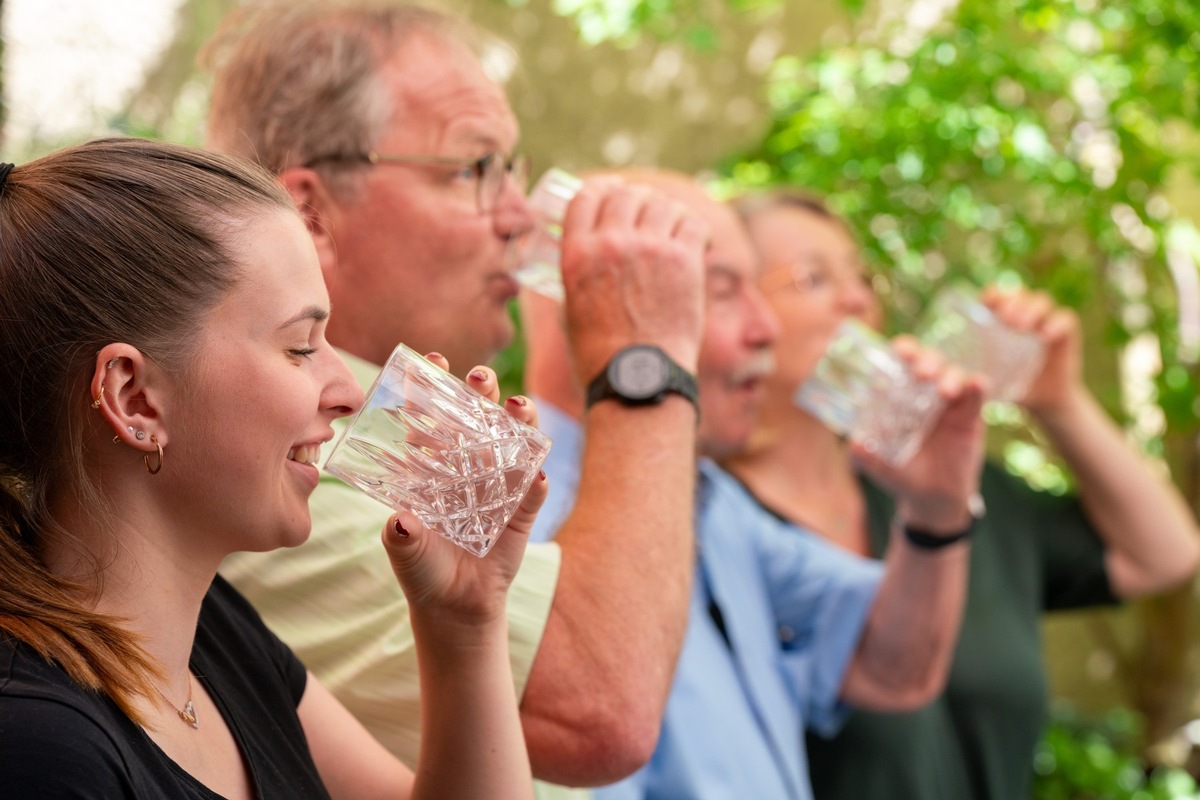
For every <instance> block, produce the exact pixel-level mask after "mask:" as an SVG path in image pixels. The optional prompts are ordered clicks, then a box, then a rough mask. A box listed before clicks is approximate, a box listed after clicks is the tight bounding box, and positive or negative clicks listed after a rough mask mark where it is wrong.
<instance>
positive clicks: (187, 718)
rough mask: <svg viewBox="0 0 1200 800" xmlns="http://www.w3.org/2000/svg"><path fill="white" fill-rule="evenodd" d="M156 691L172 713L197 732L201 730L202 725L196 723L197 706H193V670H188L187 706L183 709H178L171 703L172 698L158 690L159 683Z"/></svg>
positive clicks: (155, 688)
mask: <svg viewBox="0 0 1200 800" xmlns="http://www.w3.org/2000/svg"><path fill="white" fill-rule="evenodd" d="M154 691H156V692H158V696H159V697H161V698H162V699H163V700H165V701H166V702H167V705H168V706H170V707H171V710H172V711H174V712H175V713H176V714H178V715H179V718H180V719H181V720H183V721H184V722H186V723H187V724H188V725H191V726H192V727H193V728H195V729H196V730H200V723H199V722H197V721H196V706H194V705H193V704H192V671H191V670H188V699H187V704H186V705H185V706H184V707H183V708H182V709H180V708H178V707H176V705H175V704H174V703H172V702H171V698H169V697H167V696H166V695H165V694H163V690H162V689H160V688H158V684H157V683H156V684H154Z"/></svg>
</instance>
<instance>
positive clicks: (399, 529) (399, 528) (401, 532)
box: [392, 520, 408, 539]
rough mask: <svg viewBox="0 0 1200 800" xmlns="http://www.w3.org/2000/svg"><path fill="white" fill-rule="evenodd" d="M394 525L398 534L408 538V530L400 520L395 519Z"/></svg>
mask: <svg viewBox="0 0 1200 800" xmlns="http://www.w3.org/2000/svg"><path fill="white" fill-rule="evenodd" d="M392 527H393V528H395V529H396V535H397V536H399V537H400V538H401V539H407V538H408V531H406V530H405V529H404V526H403V525H401V524H400V520H395V521H394V522H393V523H392Z"/></svg>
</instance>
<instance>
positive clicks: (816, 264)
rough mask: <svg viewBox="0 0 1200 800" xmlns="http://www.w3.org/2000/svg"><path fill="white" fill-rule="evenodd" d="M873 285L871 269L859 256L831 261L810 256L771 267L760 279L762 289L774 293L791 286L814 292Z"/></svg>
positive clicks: (808, 292)
mask: <svg viewBox="0 0 1200 800" xmlns="http://www.w3.org/2000/svg"><path fill="white" fill-rule="evenodd" d="M870 284H871V272H870V270H869V269H867V266H866V264H864V263H863V262H862V261H861V260H859V259H857V258H853V259H847V260H846V261H840V262H830V261H828V260H826V259H822V258H813V257H811V256H810V257H806V258H800V259H798V260H796V261H793V262H791V263H789V264H783V265H780V266H778V267H776V268H774V269H769V270H767V271H766V272H764V273H763V276H762V278H761V279H760V281H759V288H760V289H761V290H762V291H763V292H765V293H766V294H771V293H772V292H777V291H779V290H780V289H786V288H787V287H789V286H790V287H791V288H792V289H795V290H796V291H798V292H800V293H801V294H811V293H813V292H817V291H821V290H824V289H832V288H834V287H837V288H845V287H847V286H856V285H857V286H867V287H869V286H870Z"/></svg>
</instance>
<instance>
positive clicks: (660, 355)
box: [587, 344, 700, 410]
mask: <svg viewBox="0 0 1200 800" xmlns="http://www.w3.org/2000/svg"><path fill="white" fill-rule="evenodd" d="M672 393H674V394H679V395H683V396H684V397H686V398H687V399H688V400H690V401H692V405H694V406H696V409H697V410H699V408H700V398H699V393H698V391H697V389H696V378H695V377H694V376H693V375H692V374H691V373H690V372H688V371H687V370H686V369H684V368H683V367H681V366H679V365H678V364H677V363H675V361H674V360H672V358H671V357H670V356H669V355H667V354H666V353H664V352H663V351H662V349H661V348H659V347H655V346H654V345H652V344H635V345H631V346H629V347H626V348H624V349H622V350H618V351H617V353H616V355H614V356H613V357H612V359H610V360H609V362H608V366H606V367H605V368H604V369H603V371H601V373H600V374H599V375H597V376H596V377H595V379H594V380H593V381H592V382H591V383H590V384H588V389H587V405H588V408H591V407H592V406H593V405H595V404H596V403H599V402H600V401H601V400H607V399H608V398H610V397H611V398H613V399H615V400H618V401H619V402H621V403H624V404H625V405H628V406H643V405H654V404H657V403H661V402H662V401H663V400H665V399H666V397H667V395H668V394H672Z"/></svg>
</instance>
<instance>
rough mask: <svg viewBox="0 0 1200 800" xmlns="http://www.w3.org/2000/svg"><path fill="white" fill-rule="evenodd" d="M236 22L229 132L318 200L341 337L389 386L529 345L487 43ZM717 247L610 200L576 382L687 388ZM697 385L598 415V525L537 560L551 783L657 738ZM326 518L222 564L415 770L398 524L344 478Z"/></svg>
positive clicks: (578, 227)
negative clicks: (411, 352) (403, 349)
mask: <svg viewBox="0 0 1200 800" xmlns="http://www.w3.org/2000/svg"><path fill="white" fill-rule="evenodd" d="M236 13H237V16H235V17H234V18H232V19H231V20H230V21H229V22H227V24H226V26H225V27H224V31H223V33H222V34H220V35H219V36H218V38H217V39H216V40H215V41H214V43H213V44H212V45H211V46H210V53H211V54H212V58H213V61H214V62H215V64H216V67H217V69H216V74H215V80H214V86H213V93H212V103H211V109H210V114H209V142H210V144H211V146H213V147H216V148H218V149H221V150H224V151H226V152H230V153H233V154H235V155H241V156H244V157H247V158H252V159H254V160H256V161H257V162H258V163H260V164H262V165H264V166H265V167H266V168H267V169H269V170H271V171H272V172H274V173H275V174H276V175H278V177H279V180H280V181H281V183H282V184H283V185H284V186H285V187H286V188H287V190H288V191H289V192H290V193H291V195H292V197H293V198H294V199H295V202H296V205H297V207H298V208H299V209H300V210H301V212H302V214H303V216H304V218H305V220H306V221H307V223H308V226H309V230H310V232H311V234H312V238H313V242H314V243H315V245H316V248H317V251H318V255H319V257H320V260H321V264H322V269H323V271H324V275H325V279H326V282H327V284H328V287H329V294H330V299H331V302H332V307H333V309H334V311H333V315H332V317H331V319H330V322H329V327H328V330H327V336H328V338H329V340H330V342H332V343H333V344H334V345H335V346H336V347H338V348H339V349H340V350H341V351H342V352H343V354H344V355H345V356H346V358H347V361H348V363H349V364H350V365H351V368H352V369H353V370H354V371H355V372H356V374H357V375H358V376H359V377H360V379H361V380H362V381H364V383H365V382H369V381H370V380H371V379H372V378H373V376H374V374H375V373H376V372H377V371H378V365H379V364H382V363H383V362H384V361H385V360H386V359H387V357H388V355H389V353H390V352H391V351H392V349H393V348H394V346H395V345H396V344H397V343H398V342H404V343H406V344H408V345H409V346H411V347H413V348H414V349H416V350H417V351H418V352H430V351H436V352H439V353H441V354H443V355H445V356H446V357H447V359H448V360H449V363H450V366H451V368H452V369H453V370H455V371H456V372H458V373H459V374H460V375H461V374H463V373H464V372H466V371H467V370H471V368H472V367H473V365H475V364H481V363H486V362H487V361H488V360H490V359H491V358H492V357H493V356H494V355H495V354H496V352H497V351H498V350H499V349H500V348H502V347H503V346H505V345H506V344H508V342H509V340H510V339H511V338H512V335H513V328H512V324H511V322H510V319H509V316H508V309H507V305H508V301H509V300H510V299H511V298H512V297H513V296H514V295H515V294H516V291H517V287H516V283H515V282H514V279H513V277H512V275H511V274H510V270H509V269H508V268H507V267H506V259H505V252H506V248H507V246H508V243H509V241H510V240H511V239H512V238H513V237H515V236H519V235H520V234H522V233H524V232H526V231H527V230H529V229H530V226H531V224H532V219H531V216H530V213H529V210H528V209H527V208H526V205H525V201H524V197H523V190H524V183H525V165H524V162H523V161H522V160H521V159H520V158H519V157H514V156H512V155H510V154H511V153H512V152H513V148H514V145H515V143H516V140H517V133H518V132H517V123H516V120H515V118H514V116H513V114H512V111H511V110H510V108H509V105H508V102H507V100H506V98H505V96H504V92H503V90H502V89H501V88H500V86H499V85H498V84H497V83H496V82H495V81H493V80H492V79H491V78H489V76H488V75H487V74H485V71H484V69H483V66H482V65H483V63H484V62H483V61H481V52H482V51H481V46H482V45H483V44H486V42H485V41H484V39H483V37H482V36H481V35H480V34H479V33H478V32H476V31H473V30H471V29H470V28H469V27H468V26H467V25H466V23H464V22H463V21H461V20H459V19H456V18H454V17H451V16H448V15H446V14H444V13H441V12H437V11H432V10H427V9H422V8H417V7H410V6H403V5H379V4H378V3H372V4H370V5H358V6H355V5H351V6H347V5H344V4H339V5H335V6H330V5H314V4H309V3H304V4H296V3H289V4H285V5H282V6H277V7H274V8H253V7H248V8H244V9H241V10H240V11H239V12H236ZM484 55H485V56H486V54H484ZM488 60H490V59H488ZM706 237H707V229H706V226H705V224H704V223H703V221H701V220H700V219H699V218H698V217H697V216H696V215H694V214H692V213H691V212H689V211H687V210H686V209H685V207H684V206H682V205H681V204H678V203H675V202H673V201H670V200H668V199H666V198H665V197H663V196H661V195H658V194H656V193H654V192H652V191H649V190H647V189H645V188H641V187H632V186H627V185H623V184H621V183H619V182H607V183H605V182H598V183H592V184H589V185H587V186H585V188H584V189H583V190H582V191H581V192H580V194H579V195H578V196H577V198H576V199H575V201H574V202H573V203H572V205H571V207H570V209H569V211H568V218H567V220H566V223H565V232H564V244H563V259H562V268H563V278H564V282H565V283H566V285H567V289H568V301H567V304H566V320H567V325H568V328H569V329H570V331H571V334H572V335H571V342H570V347H571V354H570V357H571V361H572V363H573V366H574V369H575V371H576V372H577V375H576V376H575V377H574V378H573V379H575V380H581V381H583V382H584V383H587V382H589V381H591V380H592V379H593V378H595V377H597V376H599V375H601V374H603V373H605V372H606V370H605V367H606V366H607V365H608V364H609V363H610V362H612V361H615V360H617V359H618V358H622V357H626V356H630V355H632V356H634V357H636V358H641V359H645V358H654V359H658V363H659V364H660V365H669V366H670V367H671V369H670V370H669V371H670V372H671V374H672V375H674V376H676V378H677V379H678V380H680V381H682V382H683V384H686V381H687V379H688V378H689V373H694V372H695V368H696V363H697V353H698V350H699V340H700V331H701V325H702V315H703V297H702V291H703V286H702V284H703V275H702V257H703V256H702V254H703V248H704V243H705V240H706ZM648 345H649V346H652V347H646V346H648ZM471 372H472V373H473V374H474V373H475V371H474V370H471ZM479 377H481V378H482V385H487V383H488V381H492V380H494V378H493V377H491V375H490V373H488V372H486V371H483V372H481V373H480V374H479ZM684 389H686V386H684ZM684 395H686V391H683V390H680V391H665V392H663V393H661V394H659V395H657V396H656V397H654V398H651V401H650V402H640V403H634V404H627V403H625V402H617V401H609V402H604V403H600V404H598V405H597V406H596V407H595V408H594V409H593V410H592V411H591V412H590V413H589V414H588V415H587V417H586V419H585V420H584V424H585V429H586V431H587V435H588V445H587V448H586V451H585V456H584V457H585V459H586V465H585V467H584V476H583V479H582V481H581V485H580V487H579V493H578V496H579V500H578V503H577V505H576V508H575V511H574V512H573V513H572V515H571V517H570V519H569V520H568V521H567V523H566V524H565V525H564V526H563V528H562V530H561V531H560V533H559V538H558V540H557V543H555V544H549V545H536V546H531V547H530V548H529V549H528V551H527V554H526V558H525V561H524V563H523V565H522V569H521V571H520V573H519V574H518V576H517V577H516V579H515V580H514V582H513V585H512V589H511V591H510V594H509V609H508V610H509V647H510V652H511V657H512V660H513V672H514V675H515V676H516V679H517V684H518V685H517V687H516V690H517V692H518V695H519V696H520V697H521V712H522V721H523V723H524V729H525V734H526V740H527V744H528V748H529V752H530V759H531V762H532V765H533V770H534V774H535V776H537V777H539V778H542V779H545V780H548V781H552V782H554V783H556V784H564V785H568V786H588V785H597V784H602V783H608V782H611V781H613V780H616V779H619V778H620V777H622V776H624V775H626V774H629V773H630V772H632V771H633V770H635V769H636V768H638V767H639V766H641V764H642V763H644V762H645V760H646V759H647V758H649V756H650V753H651V752H652V751H653V749H654V745H655V741H656V739H657V735H658V725H659V721H660V719H661V715H662V709H663V707H664V705H665V703H666V698H667V694H668V692H669V688H670V681H671V675H672V672H673V669H674V665H675V660H676V658H677V656H678V653H679V649H680V647H681V643H682V639H683V633H684V629H685V626H686V619H687V605H688V595H689V591H690V580H691V566H690V565H691V556H692V551H693V546H694V541H693V533H692V519H691V506H692V496H693V492H694V487H695V476H694V466H695V461H694V453H695V447H696V419H697V418H696V409H695V407H694V405H693V403H692V402H689V399H688V398H687V397H686V396H684ZM311 509H312V518H313V534H312V538H311V539H310V541H309V542H308V543H306V544H305V545H304V546H302V547H300V548H297V549H296V550H295V551H291V552H288V553H286V554H282V553H273V554H250V555H246V556H242V557H235V558H232V559H230V560H229V561H228V562H227V563H226V565H225V568H224V569H223V573H224V574H225V575H226V577H228V578H230V579H231V580H233V582H234V583H235V584H236V585H237V586H238V588H239V589H241V590H242V591H243V592H244V593H245V594H246V595H247V596H248V597H249V598H250V600H251V601H252V602H253V603H254V604H255V606H256V607H257V608H258V609H259V611H260V612H261V613H262V614H263V616H264V618H265V619H266V621H267V622H268V624H270V625H271V626H272V628H273V629H274V630H275V631H276V633H278V634H279V635H280V636H281V638H282V639H283V640H284V641H286V642H287V643H288V644H289V645H291V646H292V647H293V649H295V650H296V651H297V652H298V654H299V655H300V657H301V658H302V660H304V661H305V662H306V663H307V665H308V666H309V668H310V669H312V670H313V672H314V673H315V674H317V675H318V676H319V677H320V678H321V680H322V682H323V683H325V684H326V685H327V686H329V687H330V688H331V689H332V690H333V691H334V692H335V693H336V694H337V695H338V696H339V698H340V699H341V701H342V702H343V703H344V704H345V705H346V706H347V708H349V709H350V710H351V711H352V712H354V713H355V714H356V715H357V716H358V717H359V719H360V720H362V722H364V723H365V724H366V726H367V727H368V728H370V729H371V730H372V731H373V732H374V733H375V734H376V736H377V737H378V738H379V739H380V740H381V741H382V742H384V744H385V745H386V746H388V747H389V748H390V749H392V750H393V751H394V752H396V753H397V754H398V755H400V756H401V757H402V758H405V759H406V760H409V761H410V763H411V758H412V756H413V755H414V753H415V752H416V747H417V744H418V742H417V738H418V728H419V722H418V721H419V713H418V709H417V707H416V703H417V697H418V692H417V668H416V661H415V657H414V654H413V646H412V637H411V630H410V628H409V623H408V614H407V606H406V604H405V600H404V597H403V595H402V593H401V592H400V590H399V588H398V587H397V585H396V582H395V580H394V579H393V578H392V576H391V573H390V568H389V567H388V565H387V560H386V558H384V557H383V554H382V553H381V552H380V551H379V545H378V535H377V531H378V530H379V528H380V526H381V525H382V523H383V520H384V519H385V517H386V515H387V510H386V509H385V508H383V507H382V506H380V505H378V504H376V503H374V501H372V500H370V499H368V498H366V497H365V496H363V495H361V494H359V493H358V492H356V491H355V490H353V489H351V488H349V487H347V486H345V485H344V484H341V483H338V482H337V481H334V480H331V479H328V478H323V479H322V482H321V485H320V486H319V487H318V489H317V490H316V492H315V493H314V495H313V498H312V502H311ZM372 607H374V608H376V609H377V613H374V614H364V613H363V610H364V609H370V608H372ZM463 724H464V725H469V724H472V723H471V721H470V720H463ZM463 757H464V758H470V757H471V755H470V754H469V753H465V754H464V755H463ZM541 791H543V792H550V793H553V796H561V792H562V790H560V789H557V788H554V787H546V786H543V787H541ZM543 796H551V795H550V794H544V795H543Z"/></svg>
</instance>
